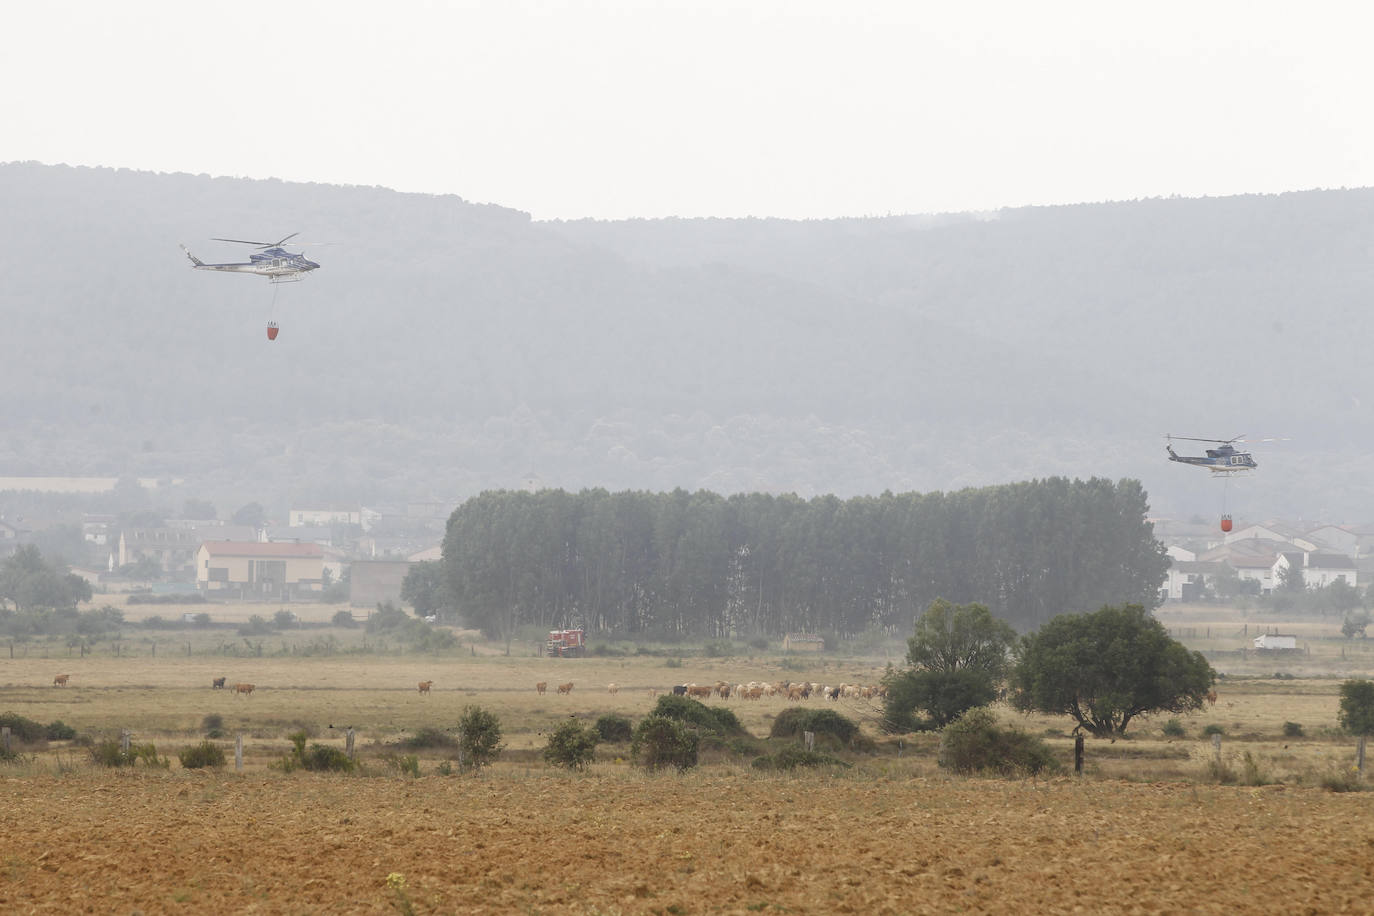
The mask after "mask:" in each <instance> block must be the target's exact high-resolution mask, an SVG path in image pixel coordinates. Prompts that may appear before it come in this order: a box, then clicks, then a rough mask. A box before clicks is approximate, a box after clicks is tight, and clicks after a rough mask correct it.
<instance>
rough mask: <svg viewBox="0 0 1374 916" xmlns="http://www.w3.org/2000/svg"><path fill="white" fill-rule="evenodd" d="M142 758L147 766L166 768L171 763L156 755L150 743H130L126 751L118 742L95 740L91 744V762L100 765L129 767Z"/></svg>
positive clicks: (154, 748)
mask: <svg viewBox="0 0 1374 916" xmlns="http://www.w3.org/2000/svg"><path fill="white" fill-rule="evenodd" d="M140 760H142V761H143V762H144V763H145V764H146V765H147V766H150V767H161V768H162V769H166V768H168V767H170V766H171V765H172V763H171V761H170V760H168V759H167V758H166V757H158V755H157V748H156V747H154V746H153V745H152V744H130V745H129V751H128V753H125V752H124V750H123V748H121V747H120V742H118V741H113V740H108V741H97V742H96V743H95V744H93V745H91V762H93V763H94V764H95V765H96V766H102V767H131V766H133V765H134V764H136V763H137V762H138V761H140Z"/></svg>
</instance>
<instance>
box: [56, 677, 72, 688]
mask: <svg viewBox="0 0 1374 916" xmlns="http://www.w3.org/2000/svg"><path fill="white" fill-rule="evenodd" d="M70 677H71V675H70V674H59V675H58V676H57V677H55V678H53V679H52V685H53V686H54V687H66V686H67V680H68V679H69V678H70Z"/></svg>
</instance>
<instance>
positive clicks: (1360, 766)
mask: <svg viewBox="0 0 1374 916" xmlns="http://www.w3.org/2000/svg"><path fill="white" fill-rule="evenodd" d="M1367 740H1369V736H1368V735H1360V746H1359V747H1358V748H1356V749H1355V769H1356V770H1358V771H1359V774H1360V780H1361V781H1363V780H1364V743H1365V742H1366V741H1367Z"/></svg>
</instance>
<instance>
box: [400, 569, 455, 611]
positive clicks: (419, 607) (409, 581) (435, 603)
mask: <svg viewBox="0 0 1374 916" xmlns="http://www.w3.org/2000/svg"><path fill="white" fill-rule="evenodd" d="M447 589H448V585H447V583H446V582H445V581H444V564H443V563H441V562H440V561H438V560H424V561H422V562H419V563H415V564H414V565H412V566H411V567H410V569H409V571H407V572H406V577H405V579H403V580H402V581H401V600H402V601H405V602H406V603H407V604H409V605H410V606H411V607H413V608H415V613H416V614H417V615H418V616H420V617H424V616H426V615H428V614H432V613H434V612H435V611H437V610H439V609H440V608H442V607H443V606H444V605H445V604H446V603H447V601H446V598H447V595H448V591H447Z"/></svg>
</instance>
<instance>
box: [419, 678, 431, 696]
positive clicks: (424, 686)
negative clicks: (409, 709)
mask: <svg viewBox="0 0 1374 916" xmlns="http://www.w3.org/2000/svg"><path fill="white" fill-rule="evenodd" d="M433 686H434V682H433V681H421V682H420V692H421V693H429V688H431V687H433Z"/></svg>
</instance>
